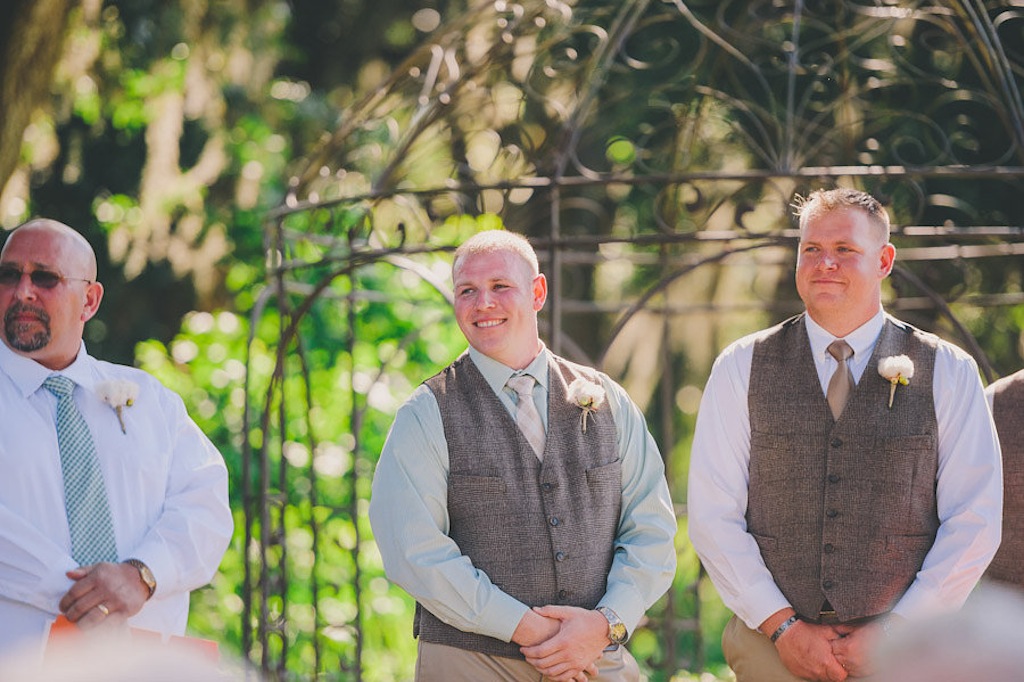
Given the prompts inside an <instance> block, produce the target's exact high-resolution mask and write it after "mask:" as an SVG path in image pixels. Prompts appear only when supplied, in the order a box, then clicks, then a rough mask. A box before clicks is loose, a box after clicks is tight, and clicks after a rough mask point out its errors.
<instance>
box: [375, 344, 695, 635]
mask: <svg viewBox="0 0 1024 682" xmlns="http://www.w3.org/2000/svg"><path fill="white" fill-rule="evenodd" d="M469 356H470V358H471V359H472V361H473V363H474V364H475V365H476V367H477V369H479V370H480V373H481V374H482V375H483V377H484V379H485V380H486V381H487V384H488V385H489V386H490V387H491V389H492V390H493V391H494V392H495V394H496V395H497V396H498V398H499V399H500V400H501V402H502V404H503V405H504V406H505V408H506V409H507V410H508V411H509V413H510V414H514V410H515V401H516V395H515V393H514V392H512V390H511V389H509V388H507V387H506V386H505V382H507V381H508V379H509V378H510V377H511V376H512V375H513V374H517V372H514V371H513V370H512V369H510V368H509V367H506V366H504V365H502V364H501V363H499V362H496V361H495V360H492V359H491V358H488V357H487V356H485V355H483V354H482V353H479V352H478V351H476V350H475V349H473V348H470V349H469ZM549 357H550V352H549V351H548V350H547V349H546V348H545V349H544V350H542V351H541V353H540V354H539V355H538V356H537V357H536V358H535V359H534V360H533V362H532V363H530V365H529V366H528V367H526V368H525V369H524V370H523V373H527V374H530V375H532V376H533V377H534V378H535V379H536V380H537V385H536V386H535V387H534V400H535V401H536V402H537V407H538V411H539V412H540V414H541V418H542V420H543V421H544V426H545V428H547V393H548V360H549ZM601 382H602V385H603V386H604V389H605V393H606V395H607V408H606V409H610V410H611V414H612V417H613V418H614V420H615V425H616V441H617V445H618V450H619V456H620V460H621V465H622V511H621V515H620V519H619V530H618V535H617V537H616V539H615V555H614V559H613V562H612V567H611V571H610V572H609V575H608V588H607V591H606V592H605V595H604V597H603V598H602V599H601V602H600V604H601V605H603V606H607V607H609V608H611V609H612V610H614V611H615V612H616V613H617V614H618V615H619V618H621V619H622V621H623V623H625V624H626V627H627V628H629V631H630V632H633V630H634V629H635V628H636V625H637V623H639V622H640V619H641V618H642V617H643V614H644V612H645V611H646V610H647V609H648V608H649V607H650V606H651V605H652V604H653V603H654V602H655V601H656V600H657V599H658V598H659V597H660V596H661V595H662V594H664V592H665V591H666V590H667V589H668V587H669V586H670V585H671V583H672V578H673V576H674V575H675V567H676V553H675V543H674V538H675V534H676V519H675V515H674V513H673V509H672V501H671V499H670V498H669V492H668V485H667V483H666V481H665V470H664V465H663V464H662V460H661V455H660V453H659V451H658V446H657V445H656V444H655V442H654V439H653V437H652V436H651V434H650V432H649V431H648V430H647V425H646V422H645V421H644V418H643V415H642V414H641V413H640V410H639V409H638V408H637V407H636V405H635V404H633V401H632V400H630V398H629V396H628V395H627V394H626V392H625V390H624V389H623V388H622V387H621V386H619V385H618V384H616V383H615V382H614V381H612V380H611V379H610V378H608V377H607V376H606V375H604V374H601ZM481 447H487V444H486V443H481ZM447 494H448V446H447V442H446V440H445V436H444V425H443V424H442V422H441V413H440V410H439V409H438V406H437V401H436V399H435V398H434V394H433V393H432V392H431V391H430V389H429V388H427V386H426V385H425V384H424V385H420V386H419V387H418V388H417V389H416V391H415V392H414V393H413V394H412V396H411V397H410V398H409V400H408V401H407V402H406V403H405V404H404V405H402V407H401V408H399V410H398V413H397V414H396V415H395V422H394V424H393V425H392V427H391V432H390V433H389V434H388V438H387V441H386V442H385V444H384V449H383V451H382V452H381V456H380V462H379V463H378V465H377V471H376V474H375V476H374V480H373V494H372V497H371V500H370V522H371V524H372V526H373V532H374V536H375V538H376V540H377V546H378V547H379V549H380V553H381V558H382V559H383V561H384V567H385V570H386V572H387V575H388V577H389V578H390V579H391V580H392V581H393V582H395V583H397V584H398V585H400V586H401V587H402V588H404V589H405V590H406V591H407V592H408V593H409V594H411V595H412V596H413V597H414V598H415V599H416V600H417V601H418V602H420V603H421V604H422V605H423V606H424V607H425V608H426V609H428V610H429V611H430V612H431V613H433V614H434V615H435V616H437V617H438V618H440V619H441V620H443V621H445V622H446V623H448V624H450V625H452V626H454V627H456V628H458V629H460V630H463V631H466V632H475V633H479V634H483V635H487V636H489V637H494V638H496V639H500V640H502V641H505V642H508V641H511V639H512V635H513V633H514V632H515V629H516V627H517V626H518V625H519V621H520V620H521V619H522V617H523V616H524V615H525V614H526V612H527V611H528V610H529V607H528V606H527V605H526V604H524V603H523V602H521V601H519V600H518V599H515V598H514V597H512V596H510V595H508V594H506V593H505V592H503V591H502V590H500V589H498V588H497V587H496V586H495V585H494V584H493V583H491V581H490V579H489V578H488V576H487V575H486V574H484V573H483V572H482V571H479V570H477V569H476V568H475V567H474V566H473V564H472V562H471V561H470V560H469V558H468V557H466V556H464V555H463V554H462V552H461V551H460V550H459V547H458V546H457V545H456V544H455V542H454V541H453V540H452V539H451V538H450V537H448V530H449V519H448V508H447Z"/></svg>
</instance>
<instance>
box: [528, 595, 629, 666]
mask: <svg viewBox="0 0 1024 682" xmlns="http://www.w3.org/2000/svg"><path fill="white" fill-rule="evenodd" d="M512 639H513V641H514V642H516V643H518V644H521V645H523V646H522V647H521V648H520V651H522V653H523V655H524V656H526V660H527V662H528V663H529V664H530V665H532V666H533V667H534V668H536V669H537V672H539V673H541V674H542V675H544V676H545V677H547V678H550V679H552V680H555V682H586V680H587V679H588V676H592V675H596V674H597V665H596V664H597V661H598V660H600V658H601V656H602V654H603V652H604V648H605V647H606V646H608V643H609V642H608V621H607V620H606V619H605V617H604V616H602V615H601V614H600V613H598V612H597V611H591V610H589V609H582V608H578V607H575V606H540V607H536V608H534V609H532V610H531V611H529V612H528V613H527V614H526V615H525V616H523V619H522V621H520V623H519V627H518V628H516V632H515V634H513V637H512Z"/></svg>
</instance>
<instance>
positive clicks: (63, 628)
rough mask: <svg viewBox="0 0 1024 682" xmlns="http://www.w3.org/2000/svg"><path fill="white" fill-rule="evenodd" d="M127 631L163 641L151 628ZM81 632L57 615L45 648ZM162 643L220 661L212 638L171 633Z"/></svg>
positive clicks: (156, 641) (140, 638)
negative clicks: (182, 647) (186, 648)
mask: <svg viewBox="0 0 1024 682" xmlns="http://www.w3.org/2000/svg"><path fill="white" fill-rule="evenodd" d="M128 633H129V634H130V635H131V637H132V638H133V639H135V638H138V639H139V640H141V641H145V642H154V643H160V642H163V636H162V635H161V634H160V633H159V632H154V631H152V630H143V629H141V628H128ZM83 634H84V633H83V631H82V630H81V629H80V628H79V627H78V626H77V625H75V624H74V623H72V622H71V621H70V620H68V619H67V618H66V617H65V616H63V615H60V616H57V620H55V621H53V625H51V626H50V637H49V639H48V640H47V643H46V646H47V649H49V648H50V647H51V646H53V645H54V644H55V643H58V642H61V641H65V642H67V641H73V640H75V639H77V638H79V637H81V636H82V635H83ZM163 643H164V644H165V645H166V646H184V647H189V648H191V649H192V650H193V651H197V652H199V653H201V654H202V655H203V657H204V658H206V659H208V660H210V661H213V662H215V663H216V662H219V661H220V645H219V644H217V642H215V641H213V640H212V639H201V638H199V637H181V636H179V635H171V637H170V638H169V639H168V640H167V641H166V642H163Z"/></svg>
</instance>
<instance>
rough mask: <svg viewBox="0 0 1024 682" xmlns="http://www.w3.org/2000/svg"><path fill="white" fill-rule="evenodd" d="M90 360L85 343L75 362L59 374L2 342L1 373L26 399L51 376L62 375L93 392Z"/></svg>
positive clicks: (0, 352)
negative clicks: (7, 377)
mask: <svg viewBox="0 0 1024 682" xmlns="http://www.w3.org/2000/svg"><path fill="white" fill-rule="evenodd" d="M88 358H89V355H88V353H86V350H85V343H84V342H83V343H82V346H81V348H80V349H79V351H78V357H76V358H75V361H74V362H72V363H71V364H70V365H68V366H67V367H65V368H64V369H62V370H60V371H59V372H54V371H53V370H52V369H49V368H47V367H44V366H43V365H40V364H39V363H38V362H36V361H35V360H33V359H32V358H26V357H25V356H24V355H19V354H17V353H15V352H14V351H13V350H11V349H10V348H8V346H7V344H6V343H4V342H2V341H0V371H3V373H4V374H6V375H7V376H9V377H10V378H11V381H12V382H13V383H14V385H15V386H16V387H17V389H18V390H19V391H20V392H21V394H22V395H23V396H24V397H26V398H27V397H29V396H30V395H32V394H33V393H35V392H36V391H38V390H39V387H40V386H42V385H43V382H44V381H46V378H47V377H48V376H50V375H51V374H62V375H64V376H66V377H67V378H69V379H71V380H72V381H74V382H75V383H76V384H78V385H79V386H82V387H84V388H86V389H88V390H92V389H93V384H94V383H95V382H94V380H93V375H92V372H91V371H90V369H89V360H88Z"/></svg>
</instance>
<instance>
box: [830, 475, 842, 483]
mask: <svg viewBox="0 0 1024 682" xmlns="http://www.w3.org/2000/svg"><path fill="white" fill-rule="evenodd" d="M828 482H829V483H839V474H829V475H828Z"/></svg>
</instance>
